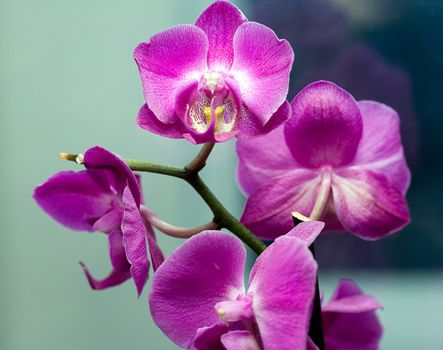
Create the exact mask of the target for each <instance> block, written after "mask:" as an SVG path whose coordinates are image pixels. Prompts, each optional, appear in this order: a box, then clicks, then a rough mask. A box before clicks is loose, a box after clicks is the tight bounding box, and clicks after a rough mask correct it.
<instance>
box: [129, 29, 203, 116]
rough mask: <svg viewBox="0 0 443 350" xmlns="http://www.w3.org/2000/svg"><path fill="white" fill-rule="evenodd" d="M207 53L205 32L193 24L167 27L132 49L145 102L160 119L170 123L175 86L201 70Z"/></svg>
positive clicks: (200, 73)
mask: <svg viewBox="0 0 443 350" xmlns="http://www.w3.org/2000/svg"><path fill="white" fill-rule="evenodd" d="M207 53H208V39H207V37H206V34H205V33H204V32H203V30H201V29H200V28H198V27H196V26H194V25H178V26H174V27H171V28H169V29H167V30H165V31H163V32H161V33H158V34H156V35H154V36H153V37H151V39H150V41H149V43H141V44H140V45H139V46H137V48H136V49H135V51H134V59H135V61H136V62H137V64H138V68H139V70H140V75H141V79H142V83H143V90H144V95H145V99H146V102H147V104H148V106H149V108H150V109H151V110H152V111H153V112H154V114H155V115H156V116H157V118H158V119H159V120H160V121H161V122H162V123H167V124H169V123H174V121H175V119H176V115H175V96H176V92H177V89H178V88H179V87H180V85H181V84H186V83H187V82H189V81H191V80H196V79H197V80H198V79H199V77H200V76H201V75H202V74H204V73H205V71H206V70H207Z"/></svg>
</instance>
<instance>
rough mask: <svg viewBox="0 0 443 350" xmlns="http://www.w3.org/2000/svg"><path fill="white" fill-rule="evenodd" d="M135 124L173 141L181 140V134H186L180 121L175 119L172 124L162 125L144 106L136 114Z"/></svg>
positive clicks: (146, 106)
mask: <svg viewBox="0 0 443 350" xmlns="http://www.w3.org/2000/svg"><path fill="white" fill-rule="evenodd" d="M137 124H138V126H139V127H141V128H142V129H145V130H148V131H150V132H152V133H154V134H157V135H160V136H166V137H170V138H173V139H181V138H183V134H184V133H186V132H187V130H186V128H185V126H184V125H183V123H182V121H181V120H180V119H178V118H177V119H176V120H174V122H173V123H170V124H166V123H163V122H161V121H160V120H159V119H157V117H156V116H155V114H154V113H153V112H152V111H151V110H150V109H149V107H148V105H146V104H145V105H143V106H142V107H141V108H140V110H139V112H138V116H137Z"/></svg>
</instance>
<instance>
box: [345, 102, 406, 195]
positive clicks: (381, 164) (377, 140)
mask: <svg viewBox="0 0 443 350" xmlns="http://www.w3.org/2000/svg"><path fill="white" fill-rule="evenodd" d="M358 105H359V107H360V111H361V114H362V117H363V136H362V139H361V141H360V144H359V147H358V149H357V154H356V156H355V159H354V161H353V163H352V164H355V165H356V166H359V167H364V168H366V169H370V170H374V171H377V172H379V173H382V174H384V175H385V176H386V177H387V178H388V180H389V181H390V182H391V183H392V184H393V185H394V186H395V187H397V188H398V189H399V190H400V192H402V193H403V194H405V193H406V190H407V189H408V187H409V183H410V180H411V174H410V172H409V168H408V165H407V164H406V159H405V156H404V153H403V146H402V143H401V139H400V118H399V117H398V114H397V112H396V111H394V110H393V109H392V108H390V107H388V106H386V105H384V104H382V103H378V102H373V101H360V102H359V103H358Z"/></svg>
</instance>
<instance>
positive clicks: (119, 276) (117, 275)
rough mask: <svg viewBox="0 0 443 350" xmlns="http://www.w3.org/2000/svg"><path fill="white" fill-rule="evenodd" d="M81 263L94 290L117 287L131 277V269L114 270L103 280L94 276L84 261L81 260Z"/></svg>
mask: <svg viewBox="0 0 443 350" xmlns="http://www.w3.org/2000/svg"><path fill="white" fill-rule="evenodd" d="M80 265H81V267H82V268H83V271H84V273H85V275H86V278H87V279H88V282H89V285H90V286H91V288H92V289H94V290H103V289H107V288H111V287H115V286H118V285H120V284H122V283H123V282H125V281H127V280H128V279H129V278H131V273H130V272H129V271H116V270H112V271H111V273H110V274H109V275H108V276H107V277H105V278H104V279H102V280H97V279H95V278H94V277H92V275H91V273H90V272H89V269H88V267H87V266H86V265H85V264H84V263H82V262H80Z"/></svg>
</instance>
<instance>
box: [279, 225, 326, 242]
mask: <svg viewBox="0 0 443 350" xmlns="http://www.w3.org/2000/svg"><path fill="white" fill-rule="evenodd" d="M324 227H325V223H324V222H321V221H307V222H301V223H299V224H298V225H297V226H295V227H294V228H293V229H292V230H291V231H289V232H288V233H287V234H286V236H289V237H295V238H298V239H300V240H301V241H303V242H304V243H305V244H306V246H307V247H308V246H310V245H311V244H312V243H314V241H315V239H316V238H317V237H318V235H319V234H320V233H321V231H322V230H323V228H324Z"/></svg>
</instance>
